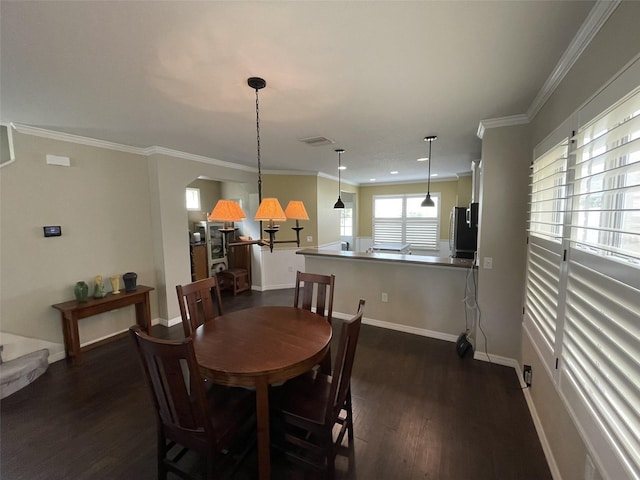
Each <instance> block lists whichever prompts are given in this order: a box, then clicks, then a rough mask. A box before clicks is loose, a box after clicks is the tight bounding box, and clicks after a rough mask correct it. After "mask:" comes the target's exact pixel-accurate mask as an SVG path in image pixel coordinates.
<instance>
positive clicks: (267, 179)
mask: <svg viewBox="0 0 640 480" xmlns="http://www.w3.org/2000/svg"><path fill="white" fill-rule="evenodd" d="M317 181H318V178H317V176H316V175H263V176H262V198H268V197H276V198H277V199H278V200H279V201H280V204H281V205H282V209H283V210H284V209H285V208H287V205H288V204H289V202H290V201H291V200H301V201H302V202H303V203H304V208H305V210H306V211H307V213H308V214H309V220H300V222H299V223H300V226H301V227H304V230H301V231H300V247H311V246H316V245H317V238H318V233H317V232H318V230H317V223H316V219H317V218H318V213H317V212H318V205H317V199H316V188H317ZM279 223H280V232H278V233H277V234H276V240H294V239H295V238H296V234H295V231H293V230H291V227H295V226H296V222H295V220H286V221H284V222H279ZM308 236H311V237H312V238H313V240H312V241H310V242H308V241H307V237H308ZM266 237H267V235H265V238H266ZM292 246H295V243H293V244H290V243H284V244H276V246H275V248H291V247H292Z"/></svg>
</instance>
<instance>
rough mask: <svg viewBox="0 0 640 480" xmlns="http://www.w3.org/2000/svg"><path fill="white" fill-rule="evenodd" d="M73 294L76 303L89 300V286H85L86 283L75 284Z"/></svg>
mask: <svg viewBox="0 0 640 480" xmlns="http://www.w3.org/2000/svg"><path fill="white" fill-rule="evenodd" d="M73 293H74V295H75V296H76V300H77V301H79V302H86V301H87V300H88V299H89V285H87V282H82V281H80V282H76V286H75V287H73Z"/></svg>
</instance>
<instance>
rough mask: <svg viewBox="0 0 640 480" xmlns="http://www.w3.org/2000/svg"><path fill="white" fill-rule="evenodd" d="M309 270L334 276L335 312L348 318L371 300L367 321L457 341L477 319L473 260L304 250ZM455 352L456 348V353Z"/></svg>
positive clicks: (338, 315) (303, 253) (367, 307)
mask: <svg viewBox="0 0 640 480" xmlns="http://www.w3.org/2000/svg"><path fill="white" fill-rule="evenodd" d="M297 253H298V254H300V255H303V256H304V263H305V271H307V272H313V273H318V274H322V275H332V274H333V275H335V278H336V279H335V292H334V301H333V312H334V316H335V317H336V318H348V317H349V316H350V315H352V314H353V313H354V312H355V308H356V307H357V305H358V299H360V298H364V299H365V300H366V301H367V305H366V308H365V318H364V320H363V322H364V323H367V324H370V325H374V326H378V327H383V328H390V329H393V330H399V331H402V332H407V333H413V334H417V335H424V336H428V337H433V338H438V339H441V340H448V341H451V342H455V341H456V339H457V337H458V335H459V334H460V333H461V332H464V331H467V330H468V329H470V328H471V327H472V325H473V322H474V319H475V308H474V302H475V301H474V298H475V285H476V280H475V273H476V271H477V269H476V268H475V267H474V266H473V260H471V259H465V258H447V257H430V256H423V255H402V254H394V253H377V252H372V253H364V252H348V251H339V250H323V249H316V248H305V249H302V250H298V252H297ZM452 352H453V350H452Z"/></svg>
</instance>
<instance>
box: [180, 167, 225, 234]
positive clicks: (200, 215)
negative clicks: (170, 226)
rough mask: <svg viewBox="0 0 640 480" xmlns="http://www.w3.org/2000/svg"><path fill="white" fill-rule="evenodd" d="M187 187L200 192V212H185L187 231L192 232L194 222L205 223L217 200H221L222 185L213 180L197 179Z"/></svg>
mask: <svg viewBox="0 0 640 480" xmlns="http://www.w3.org/2000/svg"><path fill="white" fill-rule="evenodd" d="M187 187H189V188H197V189H199V190H200V211H195V210H189V211H187V216H188V218H189V229H190V231H192V232H193V224H194V223H196V222H206V221H207V217H208V216H209V214H210V213H211V212H212V210H213V207H215V206H216V203H217V202H218V200H220V199H221V198H222V183H221V182H218V181H215V180H203V179H197V180H195V181H193V182H191V183H190V184H188V185H187Z"/></svg>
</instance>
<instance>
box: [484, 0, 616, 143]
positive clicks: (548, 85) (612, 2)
mask: <svg viewBox="0 0 640 480" xmlns="http://www.w3.org/2000/svg"><path fill="white" fill-rule="evenodd" d="M620 3H622V0H597V1H596V3H595V5H594V6H593V8H592V9H591V11H590V12H589V15H587V18H586V19H585V21H584V23H583V24H582V25H581V26H580V29H578V31H577V32H576V34H575V36H574V37H573V40H571V43H570V44H569V46H568V47H567V49H566V50H565V52H564V53H563V54H562V57H560V60H559V61H558V64H557V65H556V66H555V68H554V69H553V71H552V72H551V74H550V75H549V77H548V78H547V81H546V82H545V83H544V85H543V86H542V88H541V89H540V91H539V92H538V94H537V95H536V97H535V98H534V99H533V102H532V103H531V105H530V106H529V109H528V110H527V117H528V118H529V119H533V118H535V116H536V115H537V114H538V112H539V111H540V110H541V109H542V107H543V106H544V104H545V103H546V101H547V100H548V99H549V97H551V95H552V94H553V92H554V91H555V90H556V88H557V87H558V85H560V82H562V80H563V79H564V77H565V76H566V75H567V73H569V70H571V67H573V65H574V64H575V63H576V61H578V59H579V58H580V55H582V52H584V50H585V49H586V48H587V46H588V45H589V43H591V40H593V38H594V37H595V36H596V35H597V33H598V32H599V31H600V28H602V26H603V25H604V24H605V22H606V21H607V19H608V18H609V17H610V16H611V14H612V13H613V12H614V11H615V10H616V8H618V6H619V5H620ZM480 138H482V137H480Z"/></svg>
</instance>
